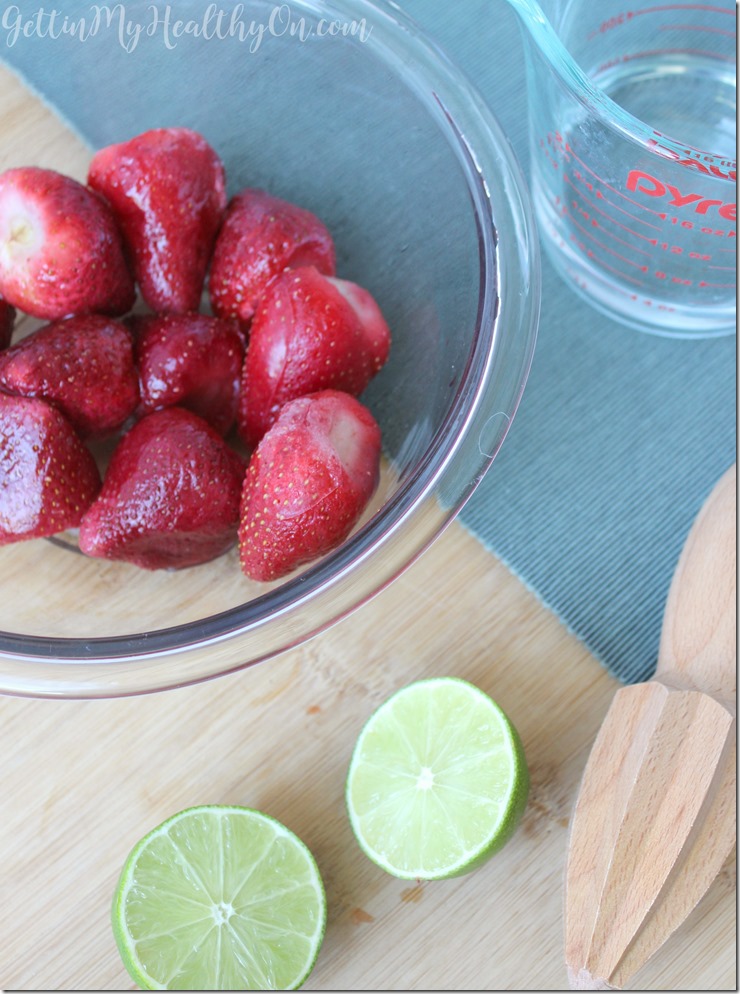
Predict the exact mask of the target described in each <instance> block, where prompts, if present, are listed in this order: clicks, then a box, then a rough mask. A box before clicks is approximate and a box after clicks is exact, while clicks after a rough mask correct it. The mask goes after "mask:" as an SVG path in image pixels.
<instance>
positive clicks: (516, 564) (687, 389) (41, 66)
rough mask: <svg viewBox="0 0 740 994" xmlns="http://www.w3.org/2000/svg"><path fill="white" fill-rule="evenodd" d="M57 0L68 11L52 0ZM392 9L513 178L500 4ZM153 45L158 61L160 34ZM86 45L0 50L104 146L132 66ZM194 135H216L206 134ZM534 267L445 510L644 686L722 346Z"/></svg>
mask: <svg viewBox="0 0 740 994" xmlns="http://www.w3.org/2000/svg"><path fill="white" fill-rule="evenodd" d="M65 6H72V5H68V4H66V3H65V2H63V0H58V3H57V7H59V8H63V7H65ZM74 6H75V8H76V9H80V6H85V5H78V4H75V5H74ZM109 6H113V5H109ZM221 6H222V7H224V8H227V7H232V6H234V5H233V4H228V3H224V4H222V5H221ZM399 6H400V7H402V9H403V10H404V11H405V12H406V13H408V14H409V15H410V16H412V17H413V18H415V19H416V20H417V21H418V23H419V24H420V25H421V26H422V27H423V28H424V29H426V31H427V32H428V34H429V35H430V36H431V37H432V38H433V39H434V40H435V41H436V42H437V43H438V45H439V46H440V47H441V48H443V49H444V50H445V51H446V52H447V53H448V55H449V56H450V57H451V58H452V59H453V61H455V62H456V63H457V64H458V65H459V66H460V67H461V68H462V70H463V71H464V72H465V74H466V75H467V76H468V77H469V78H470V79H471V80H472V81H473V82H474V83H475V84H476V86H477V87H478V89H479V90H480V92H481V93H482V95H483V97H484V98H485V100H486V101H487V102H488V104H489V106H490V107H491V109H492V110H493V112H494V114H495V115H496V116H497V118H498V119H499V121H500V123H501V125H502V127H503V129H504V131H505V133H506V134H507V135H508V137H509V139H510V141H511V143H512V145H513V146H514V149H515V151H516V153H517V155H518V157H519V159H520V162H521V164H522V166H523V169H524V172H525V175H528V159H529V155H528V138H527V101H526V89H525V78H524V60H523V48H522V43H521V38H520V35H519V28H518V24H517V22H516V17H515V15H514V14H513V12H512V11H511V10H510V8H509V6H508V4H507V3H506V2H505V0H456V2H455V3H454V4H452V3H449V2H448V0H401V2H400V4H399ZM173 7H175V8H176V4H174V5H173ZM9 8H10V9H16V10H17V7H15V8H13V5H9V4H4V3H0V16H4V12H5V11H6V10H8V9H9ZM124 8H125V5H124ZM49 9H51V8H49ZM7 23H8V24H10V23H12V17H10V18H9V19H8V22H7ZM6 34H7V31H6V32H5V34H4V35H3V37H5V35H6ZM206 48H208V46H206ZM149 50H150V51H153V50H154V47H153V46H152V45H150V48H149ZM157 51H158V55H157V58H167V53H166V52H165V51H164V49H163V47H162V46H159V48H158V50H157ZM39 53H41V56H42V57H41V58H39ZM44 53H45V54H44ZM203 55H204V57H205V56H206V55H209V53H208V52H204V53H203ZM94 57H95V48H94V44H93V42H92V41H91V42H89V43H86V45H84V46H83V45H80V44H79V43H77V42H73V41H69V42H67V43H65V41H64V40H63V39H62V40H59V41H51V40H48V41H47V42H46V43H44V45H42V46H40V47H39V46H38V45H37V46H36V51H35V55H34V57H33V58H31V57H30V56H29V46H27V45H26V46H24V44H23V43H22V39H19V41H18V43H17V44H15V45H13V46H12V47H10V48H7V47H6V48H5V50H4V51H2V50H0V58H5V59H6V60H7V61H8V62H9V63H10V65H11V66H13V67H15V68H16V69H19V70H20V71H21V72H22V73H23V74H24V75H25V76H26V78H27V79H29V80H30V82H31V83H32V84H33V85H35V86H36V88H37V90H38V91H39V92H40V93H41V94H42V95H43V96H44V97H46V98H47V99H48V100H49V101H50V102H51V103H53V104H54V105H55V106H56V107H58V108H59V109H61V111H62V112H63V113H64V114H65V116H66V117H67V118H68V120H70V121H71V122H72V123H73V124H74V125H75V126H76V127H77V128H78V130H79V131H80V132H81V133H82V134H83V135H84V136H85V137H86V138H87V139H88V140H89V141H90V142H91V143H92V144H94V145H103V144H106V143H108V142H110V141H113V140H120V139H119V137H118V136H119V135H120V134H121V133H125V131H126V126H127V121H128V117H127V115H128V116H130V118H131V120H130V133H132V134H133V133H135V130H136V129H137V125H138V124H139V123H141V118H140V117H139V116H137V115H138V114H141V113H143V116H144V118H145V117H146V115H147V113H148V111H147V110H146V109H144V110H143V111H142V110H141V106H144V107H145V108H146V104H143V105H142V99H143V98H142V96H141V91H142V84H141V81H139V80H133V79H132V78H131V76H130V73H131V70H132V67H134V66H135V65H137V63H136V61H135V60H133V59H132V58H131V57H130V56H127V55H121V53H118V54H117V55H115V56H114V57H113V58H111V60H110V64H109V65H108V66H107V67H102V68H103V74H102V75H101V85H100V87H99V89H94V90H93V91H91V90H90V87H89V86H87V85H86V83H85V81H84V79H83V78H82V76H81V75H78V74H77V73H76V71H75V60H79V59H83V58H94ZM61 65H63V66H64V67H65V71H64V72H60V66H61ZM127 73H128V74H129V76H126V74H127ZM192 78H193V81H194V86H195V90H194V92H191V91H190V90H188V91H187V92H185V91H183V92H173V93H172V94H170V95H169V96H170V99H171V101H172V103H173V105H174V106H175V107H177V106H180V104H182V105H183V107H188V106H189V104H190V103H191V102H192V101H193V99H196V100H197V99H198V97H197V94H199V93H200V92H201V87H202V86H203V85H204V84H205V81H206V80H207V72H206V68H205V67H204V66H201V65H198V64H193V66H192ZM137 88H138V89H137ZM134 90H136V92H137V93H138V99H139V104H138V105H137V104H135V102H134V103H132V100H131V92H132V91H134ZM137 107H138V110H137ZM183 119H184V118H183ZM221 124H223V126H224V127H223V129H222V130H223V135H222V137H223V139H224V140H225V141H228V120H224V121H218V120H213V121H212V122H211V123H210V124H209V127H210V128H211V131H212V132H214V131H215V132H218V129H219V127H220V125H221ZM147 126H151V125H147ZM139 130H143V129H141V128H140V129H139ZM207 137H208V138H209V139H210V140H212V141H216V142H217V143H218V144H219V147H220V148H221V147H222V146H221V143H220V142H218V138H219V135H218V133H216V134H213V133H210V132H209V133H208V134H207ZM543 269H544V273H543V296H542V318H541V324H540V331H539V339H538V344H537V349H536V353H535V358H534V363H533V366H532V371H531V375H530V378H529V381H528V384H527V387H526V390H525V393H524V398H523V400H522V403H521V406H520V409H519V412H518V413H517V416H516V418H515V419H514V423H513V427H512V429H511V431H510V434H509V437H508V438H507V440H506V442H505V444H504V446H503V448H502V450H501V452H500V454H499V455H498V456H497V458H496V460H495V462H494V464H493V466H492V468H491V469H490V471H489V472H488V474H487V475H486V477H485V478H484V480H483V482H482V483H481V484H480V486H479V488H478V489H477V491H476V492H475V493H474V495H473V497H472V498H471V499H470V501H469V502H468V504H467V505H466V507H465V508H464V510H463V512H462V515H461V519H462V521H463V523H464V524H465V525H466V526H467V528H468V529H470V530H471V531H472V532H473V533H474V534H475V535H476V536H477V537H478V538H479V539H480V541H481V542H482V543H483V544H484V545H485V546H486V547H487V548H488V549H490V550H491V551H492V552H493V553H495V554H496V555H497V556H499V557H500V558H501V559H502V560H503V561H504V562H505V563H506V564H507V565H508V566H509V567H510V568H511V570H512V571H514V572H515V573H516V574H517V575H518V576H519V577H521V579H522V580H523V581H524V582H525V583H526V584H527V585H528V586H529V587H530V588H531V589H532V590H533V591H534V592H535V593H536V594H537V595H538V596H539V597H540V598H541V600H542V601H543V602H544V603H545V604H546V605H547V606H548V607H549V608H550V609H552V611H554V612H555V613H556V615H557V616H558V617H559V618H560V619H562V621H563V622H564V623H565V624H566V625H567V626H568V627H569V628H570V629H571V630H572V631H573V632H575V634H576V635H577V636H578V637H579V638H580V639H581V640H583V642H584V643H585V644H586V645H587V646H588V648H589V649H590V650H591V651H592V652H593V653H594V655H595V656H596V657H597V658H598V659H599V660H600V661H601V662H602V663H603V664H604V665H605V666H606V667H607V668H608V669H609V671H610V672H611V673H613V674H614V675H615V676H616V677H618V678H619V679H621V680H624V681H627V682H631V681H638V680H643V679H646V678H647V677H649V676H650V674H651V673H652V671H653V669H654V667H655V662H656V658H657V651H658V641H659V635H660V624H661V617H662V613H663V608H664V604H665V599H666V595H667V591H668V587H669V584H670V580H671V576H672V574H673V570H674V567H675V564H676V561H677V559H678V555H679V553H680V550H681V547H682V545H683V542H684V540H685V538H686V535H687V533H688V530H689V528H690V526H691V523H692V521H693V519H694V517H695V515H696V513H697V512H698V510H699V508H700V506H701V504H702V503H703V501H704V499H705V498H706V496H707V495H708V493H709V491H710V490H711V489H712V486H713V485H714V483H715V482H716V480H718V479H719V477H720V476H721V474H722V473H723V472H724V470H725V469H726V468H727V467H728V466H729V465H730V464H731V463H732V462H733V461H734V459H735V452H736V424H735V390H736V374H735V368H736V367H735V347H736V346H735V340H734V338H726V339H720V340H714V341H707V342H681V341H672V340H668V339H662V338H657V337H652V336H648V335H645V334H641V333H639V332H636V331H631V330H629V329H626V328H623V327H621V326H620V325H618V324H616V323H614V322H612V321H610V320H608V319H607V318H605V317H603V316H601V315H600V314H599V313H597V312H596V311H594V310H592V309H591V308H590V307H589V306H588V305H587V304H586V303H585V302H583V301H582V300H580V299H579V298H578V297H577V296H576V295H575V294H574V293H573V292H572V291H571V290H570V289H569V288H568V287H567V286H565V285H564V284H563V283H562V282H561V281H560V280H559V278H558V277H557V275H556V274H555V272H554V270H553V269H552V267H551V266H550V264H549V262H548V261H547V259H543ZM542 662H543V666H547V660H543V661H542Z"/></svg>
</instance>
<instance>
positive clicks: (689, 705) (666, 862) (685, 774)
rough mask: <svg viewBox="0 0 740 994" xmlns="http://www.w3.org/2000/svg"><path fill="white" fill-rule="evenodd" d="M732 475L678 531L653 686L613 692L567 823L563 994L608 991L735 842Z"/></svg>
mask: <svg viewBox="0 0 740 994" xmlns="http://www.w3.org/2000/svg"><path fill="white" fill-rule="evenodd" d="M736 507H737V500H736V467H735V466H733V467H731V469H729V470H728V471H727V473H725V475H724V476H723V477H722V479H721V480H720V481H719V483H718V484H717V485H716V487H715V488H714V490H713V491H712V493H711V495H710V496H709V498H708V499H707V502H706V503H705V505H704V507H703V508H702V510H701V511H700V513H699V515H698V517H697V519H696V521H695V523H694V525H693V527H692V529H691V532H690V533H689V536H688V539H687V541H686V545H685V546H684V549H683V552H682V554H681V557H680V559H679V562H678V566H677V568H676V572H675V575H674V577H673V582H672V584H671V589H670V592H669V595H668V601H667V604H666V611H665V616H664V620H663V630H662V635H661V642H660V651H659V655H658V666H657V670H656V675H655V677H654V678H653V679H652V680H650V681H648V682H646V683H642V684H637V685H634V686H627V687H623V688H622V689H620V690H619V691H618V692H617V693H616V695H615V697H614V701H613V703H612V705H611V707H610V709H609V712H608V713H607V715H606V718H605V719H604V723H603V725H602V727H601V730H600V731H599V734H598V736H597V738H596V741H595V743H594V746H593V749H592V751H591V755H590V756H589V759H588V763H587V764H586V769H585V771H584V775H583V780H582V782H581V787H580V793H579V796H578V800H577V802H576V807H575V811H574V814H573V820H572V827H571V833H570V842H569V853H568V865H567V871H566V890H565V960H566V964H567V967H568V976H569V981H570V985H571V987H573V988H575V989H582V990H607V989H610V988H621V987H622V986H624V984H625V983H627V981H628V980H629V978H630V977H631V976H632V975H633V974H634V973H635V972H636V971H637V970H638V969H639V968H640V967H641V966H642V965H643V964H644V963H645V962H646V960H647V959H648V957H649V956H650V955H652V953H653V952H654V951H655V950H656V949H657V948H658V947H659V946H660V945H661V944H662V943H663V942H664V941H665V940H666V939H667V938H668V936H669V935H670V934H671V932H673V931H674V929H676V928H677V926H678V925H680V924H681V922H682V921H683V920H684V919H685V918H686V917H687V915H688V914H689V912H690V911H691V910H692V908H694V907H695V905H696V904H697V902H698V901H699V900H700V898H701V897H702V896H703V894H704V893H705V892H706V890H707V888H708V887H709V885H710V884H711V883H712V881H713V880H714V878H715V877H716V875H717V874H718V873H719V871H720V870H721V869H722V866H723V864H724V863H725V861H726V859H727V857H728V856H729V854H730V853H731V851H732V848H733V846H734V844H735V838H736V800H735V798H736V785H735V739H736V732H735V688H736V633H737V611H736V593H735V591H736V534H737V532H736V513H737V510H736Z"/></svg>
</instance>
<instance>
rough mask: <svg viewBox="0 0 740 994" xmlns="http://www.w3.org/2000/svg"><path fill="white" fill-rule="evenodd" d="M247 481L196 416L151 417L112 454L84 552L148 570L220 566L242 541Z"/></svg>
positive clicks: (86, 521) (83, 530) (85, 526)
mask: <svg viewBox="0 0 740 994" xmlns="http://www.w3.org/2000/svg"><path fill="white" fill-rule="evenodd" d="M243 478H244V466H243V463H242V460H241V459H240V458H239V456H237V454H236V453H235V452H233V451H232V450H231V449H230V448H229V447H228V446H227V445H226V443H225V442H224V441H223V439H222V438H221V436H220V435H218V434H217V433H216V432H215V431H214V430H213V428H211V427H210V425H208V424H207V423H206V422H205V421H203V419H202V418H199V417H198V415H197V414H193V413H192V412H191V411H186V410H184V409H183V408H181V407H170V408H168V409H167V410H165V411H157V412H155V413H154V414H149V415H147V417H145V418H143V419H142V420H141V421H138V422H137V423H136V424H135V425H134V427H133V428H132V429H131V430H130V431H129V432H128V434H127V435H125V436H124V438H123V439H122V440H121V441H120V442H119V444H118V446H117V448H116V450H115V452H114V453H113V456H112V457H111V461H110V465H109V467H108V472H107V473H106V476H105V480H104V483H103V489H102V490H101V492H100V496H99V497H98V499H97V500H96V501H95V503H94V504H93V505H92V507H91V508H90V510H89V511H88V512H87V514H86V515H85V517H84V518H83V520H82V525H81V526H80V548H81V549H82V551H83V552H85V553H86V554H87V555H88V556H97V557H99V558H101V559H117V560H121V561H123V562H129V563H134V564H135V565H136V566H141V567H143V568H144V569H181V568H183V567H185V566H195V565H197V564H198V563H204V562H207V561H208V560H209V559H214V558H215V557H216V556H219V555H221V553H222V552H225V551H226V550H227V549H228V548H229V546H231V545H233V543H234V542H235V540H236V528H237V522H238V519H239V494H240V490H241V485H242V480H243Z"/></svg>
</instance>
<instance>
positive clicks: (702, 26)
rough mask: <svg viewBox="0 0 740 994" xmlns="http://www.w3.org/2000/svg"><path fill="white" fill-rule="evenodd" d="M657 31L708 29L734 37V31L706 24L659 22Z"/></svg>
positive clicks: (712, 32) (711, 31)
mask: <svg viewBox="0 0 740 994" xmlns="http://www.w3.org/2000/svg"><path fill="white" fill-rule="evenodd" d="M658 30H659V31H709V32H710V33H711V34H715V35H726V36H727V37H728V38H734V37H735V32H734V31H725V29H724V28H710V27H709V25H708V24H661V25H660V27H659V28H658Z"/></svg>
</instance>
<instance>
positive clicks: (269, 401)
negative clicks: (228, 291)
mask: <svg viewBox="0 0 740 994" xmlns="http://www.w3.org/2000/svg"><path fill="white" fill-rule="evenodd" d="M389 348H390V331H389V330H388V325H387V324H386V323H385V320H384V318H383V315H382V314H381V313H380V309H379V307H378V305H377V304H376V303H375V301H374V300H373V298H372V297H371V296H370V294H369V293H368V291H367V290H363V288H362V287H360V286H357V284H355V283H349V282H347V281H346V280H338V279H334V278H332V277H330V276H322V275H321V273H319V271H318V270H317V269H315V268H314V267H313V266H310V267H303V268H301V269H289V270H286V271H285V272H283V273H281V274H280V275H279V276H276V277H275V279H274V280H273V281H272V283H271V284H270V286H269V287H268V288H267V290H266V291H265V293H264V296H263V297H262V298H261V299H260V301H259V303H258V304H257V310H256V311H255V315H254V319H253V321H252V326H251V328H250V333H249V345H248V347H247V356H246V361H245V363H244V371H243V374H242V390H241V395H240V398H239V415H238V419H239V432H240V434H241V436H242V437H243V439H244V441H245V442H246V443H247V445H249V446H254V445H256V444H257V442H258V441H259V440H260V438H261V437H262V436H263V435H264V433H265V432H266V431H267V429H268V428H269V427H270V425H271V424H273V422H274V421H275V418H276V417H277V414H278V411H279V410H280V408H281V407H282V405H283V404H284V403H285V402H286V401H288V400H293V399H294V398H295V397H301V396H303V395H304V394H307V393H315V392H316V391H317V390H325V389H327V388H333V389H336V390H343V391H345V392H346V393H351V394H355V395H357V394H360V393H362V391H363V390H364V389H365V387H366V386H367V385H368V383H369V382H370V380H371V379H372V378H373V376H374V375H375V374H376V373H377V372H378V370H379V369H380V368H381V366H382V365H383V363H384V362H385V361H386V359H387V357H388V350H389Z"/></svg>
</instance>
